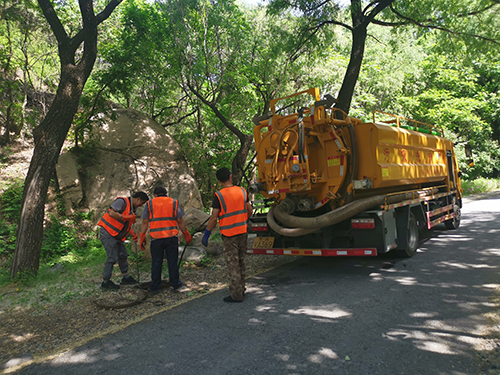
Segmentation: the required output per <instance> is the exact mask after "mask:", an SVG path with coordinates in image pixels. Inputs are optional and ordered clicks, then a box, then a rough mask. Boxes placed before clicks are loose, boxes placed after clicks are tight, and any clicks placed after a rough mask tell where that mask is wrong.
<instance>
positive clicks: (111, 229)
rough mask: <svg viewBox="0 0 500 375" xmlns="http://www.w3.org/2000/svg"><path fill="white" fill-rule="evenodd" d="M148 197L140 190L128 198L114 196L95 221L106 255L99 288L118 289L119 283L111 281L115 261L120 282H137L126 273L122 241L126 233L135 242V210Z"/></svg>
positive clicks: (126, 267)
mask: <svg viewBox="0 0 500 375" xmlns="http://www.w3.org/2000/svg"><path fill="white" fill-rule="evenodd" d="M148 199H149V197H148V195H147V194H146V193H144V192H142V191H139V192H137V193H134V194H133V195H132V196H131V197H128V198H122V197H120V198H116V199H115V201H114V202H113V204H112V205H111V206H110V207H109V208H108V210H107V211H106V213H105V214H104V216H103V217H102V219H101V220H100V221H99V223H97V225H99V226H100V227H101V230H100V232H99V239H100V240H101V242H102V244H103V246H104V249H105V250H106V255H107V259H106V263H105V264H104V271H103V276H102V278H103V282H102V284H101V288H103V289H108V290H112V289H120V286H119V285H116V284H115V283H113V281H111V275H112V273H113V266H114V265H115V264H116V263H117V262H118V266H119V267H120V271H121V272H122V275H123V278H122V281H121V284H122V285H133V284H137V281H136V280H134V278H133V277H132V276H130V275H129V274H128V261H127V258H128V252H127V249H126V248H125V244H124V241H125V237H126V236H127V233H128V234H130V235H131V236H132V239H133V240H134V241H136V242H137V234H136V233H135V232H134V230H133V229H132V224H134V223H135V221H136V216H135V210H136V209H137V208H138V207H140V206H142V205H143V204H144V203H146V202H147V201H148Z"/></svg>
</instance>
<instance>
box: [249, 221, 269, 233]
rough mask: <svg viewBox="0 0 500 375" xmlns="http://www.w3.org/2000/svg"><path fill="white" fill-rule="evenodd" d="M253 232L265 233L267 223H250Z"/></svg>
mask: <svg viewBox="0 0 500 375" xmlns="http://www.w3.org/2000/svg"><path fill="white" fill-rule="evenodd" d="M252 229H253V230H254V232H267V223H252Z"/></svg>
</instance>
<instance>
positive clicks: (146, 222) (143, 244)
mask: <svg viewBox="0 0 500 375" xmlns="http://www.w3.org/2000/svg"><path fill="white" fill-rule="evenodd" d="M148 226H149V219H147V218H144V219H142V223H141V232H140V233H139V237H140V243H139V244H140V247H141V249H142V250H144V249H145V248H146V232H147V230H148Z"/></svg>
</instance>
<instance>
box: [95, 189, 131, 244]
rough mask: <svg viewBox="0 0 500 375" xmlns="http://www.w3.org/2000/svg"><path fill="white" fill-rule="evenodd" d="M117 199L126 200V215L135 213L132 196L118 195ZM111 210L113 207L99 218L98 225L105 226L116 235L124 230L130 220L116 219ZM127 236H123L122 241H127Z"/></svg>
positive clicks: (110, 232) (124, 211) (124, 212)
mask: <svg viewBox="0 0 500 375" xmlns="http://www.w3.org/2000/svg"><path fill="white" fill-rule="evenodd" d="M116 199H123V200H124V201H125V209H124V210H123V214H124V215H132V214H133V213H134V210H133V205H132V199H131V198H123V197H118V198H116ZM110 210H111V207H110V208H108V209H107V211H106V213H105V214H104V216H103V217H102V219H101V220H99V222H98V223H97V225H99V226H101V227H103V228H104V229H106V231H107V232H108V233H109V234H111V235H112V236H113V237H115V236H117V235H118V234H119V233H120V232H121V231H122V229H123V227H124V226H125V225H128V222H127V221H125V220H116V219H114V218H112V217H111V216H110V214H109V212H110ZM125 237H126V236H123V238H122V241H125Z"/></svg>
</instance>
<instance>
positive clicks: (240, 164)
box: [231, 134, 253, 185]
mask: <svg viewBox="0 0 500 375" xmlns="http://www.w3.org/2000/svg"><path fill="white" fill-rule="evenodd" d="M252 143H253V135H248V134H245V135H244V137H240V148H239V150H238V152H237V153H236V155H235V156H234V159H233V163H232V166H231V173H232V174H233V184H235V185H240V184H241V179H242V178H243V171H244V169H245V166H246V165H245V164H246V161H247V157H248V153H249V152H250V148H251V147H252Z"/></svg>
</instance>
